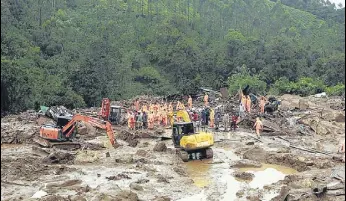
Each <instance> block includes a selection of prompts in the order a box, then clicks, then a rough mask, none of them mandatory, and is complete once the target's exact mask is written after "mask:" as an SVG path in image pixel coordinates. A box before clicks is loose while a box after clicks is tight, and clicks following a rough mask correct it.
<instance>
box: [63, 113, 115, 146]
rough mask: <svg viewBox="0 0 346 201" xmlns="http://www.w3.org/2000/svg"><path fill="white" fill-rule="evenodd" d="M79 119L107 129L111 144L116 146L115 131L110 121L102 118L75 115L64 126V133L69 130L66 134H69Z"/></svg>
mask: <svg viewBox="0 0 346 201" xmlns="http://www.w3.org/2000/svg"><path fill="white" fill-rule="evenodd" d="M78 121H83V122H87V123H90V124H91V125H93V126H95V127H97V128H100V129H104V130H106V132H107V135H108V138H109V140H110V142H111V144H112V145H113V146H114V144H115V138H114V132H113V129H112V125H111V124H110V123H109V122H108V121H103V120H101V119H97V118H93V117H88V116H83V115H80V114H76V115H75V116H73V118H72V119H71V121H69V122H68V123H67V124H66V125H65V126H64V127H63V128H62V133H64V134H65V133H66V132H68V133H66V135H67V136H69V135H70V134H71V132H72V130H73V127H74V126H75V123H76V122H78Z"/></svg>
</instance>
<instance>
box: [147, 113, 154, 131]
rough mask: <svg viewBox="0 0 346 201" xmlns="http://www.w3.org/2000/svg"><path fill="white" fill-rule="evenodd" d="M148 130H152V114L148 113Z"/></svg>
mask: <svg viewBox="0 0 346 201" xmlns="http://www.w3.org/2000/svg"><path fill="white" fill-rule="evenodd" d="M148 129H154V112H149V115H148Z"/></svg>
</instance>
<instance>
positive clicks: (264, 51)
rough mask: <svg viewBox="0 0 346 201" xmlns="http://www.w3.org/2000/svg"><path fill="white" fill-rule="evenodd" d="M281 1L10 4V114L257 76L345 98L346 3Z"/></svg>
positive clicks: (6, 47) (5, 78) (262, 84)
mask: <svg viewBox="0 0 346 201" xmlns="http://www.w3.org/2000/svg"><path fill="white" fill-rule="evenodd" d="M281 1H282V2H281ZM281 1H277V2H273V1H270V0H217V1H216V0H177V1H172V0H92V1H85V0H16V1H12V0H4V1H2V2H1V65H2V70H1V97H2V98H1V111H2V112H7V111H10V112H18V111H22V110H25V109H28V108H35V107H38V106H39V105H47V106H50V105H55V104H63V105H65V106H67V107H83V106H98V105H100V101H101V100H102V98H103V97H109V98H110V99H112V100H119V99H122V98H130V97H133V96H135V95H138V94H158V95H168V94H172V93H177V92H179V93H185V94H188V93H191V92H193V91H194V90H195V89H196V88H197V87H200V86H205V87H212V88H214V89H218V88H220V87H225V86H229V88H230V91H231V92H232V91H234V90H235V88H237V89H239V85H243V84H245V83H248V82H249V84H253V85H254V86H252V87H253V88H255V89H256V90H258V93H262V92H263V91H264V90H267V89H271V88H272V90H276V92H277V93H283V92H290V93H299V94H310V93H313V91H319V89H320V88H321V86H322V85H325V86H326V87H328V88H325V89H326V90H327V89H328V90H329V91H328V90H327V92H328V93H331V94H340V93H341V92H340V90H342V89H343V88H342V86H344V84H345V35H344V34H345V21H344V8H343V9H339V10H336V9H334V7H333V5H329V4H327V3H326V5H324V3H323V2H324V1H320V0H304V1H302V0H294V1H293V0H292V1H286V0H281ZM243 65H246V74H244V73H243V72H242V70H241V69H242V68H241V67H242V66H243ZM280 82H282V83H286V84H287V83H288V84H290V85H289V86H282V84H280ZM310 82H311V83H310ZM293 83H294V84H293ZM285 87H286V88H285ZM299 87H302V88H299ZM322 88H323V87H322ZM263 93H264V92H263Z"/></svg>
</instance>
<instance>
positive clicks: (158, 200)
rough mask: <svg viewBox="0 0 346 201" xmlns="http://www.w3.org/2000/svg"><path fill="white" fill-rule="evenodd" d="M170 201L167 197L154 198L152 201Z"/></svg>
mask: <svg viewBox="0 0 346 201" xmlns="http://www.w3.org/2000/svg"><path fill="white" fill-rule="evenodd" d="M171 200H172V199H171V198H169V197H167V196H160V197H155V198H154V199H153V201H171Z"/></svg>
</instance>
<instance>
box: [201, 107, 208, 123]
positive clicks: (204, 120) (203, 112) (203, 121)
mask: <svg viewBox="0 0 346 201" xmlns="http://www.w3.org/2000/svg"><path fill="white" fill-rule="evenodd" d="M206 118H207V117H206V111H205V109H203V110H202V113H201V124H202V126H204V125H205V122H206Z"/></svg>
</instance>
